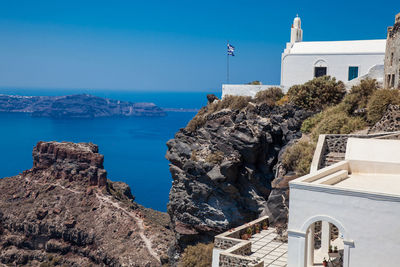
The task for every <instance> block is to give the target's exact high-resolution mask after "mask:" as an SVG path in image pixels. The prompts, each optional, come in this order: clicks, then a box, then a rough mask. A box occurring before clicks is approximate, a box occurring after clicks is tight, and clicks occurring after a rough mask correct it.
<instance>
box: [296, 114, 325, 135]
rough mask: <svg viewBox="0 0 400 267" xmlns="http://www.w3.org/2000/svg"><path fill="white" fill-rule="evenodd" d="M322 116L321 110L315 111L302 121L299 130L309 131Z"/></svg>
mask: <svg viewBox="0 0 400 267" xmlns="http://www.w3.org/2000/svg"><path fill="white" fill-rule="evenodd" d="M323 118H324V116H323V112H320V113H317V114H315V115H314V116H311V117H309V118H307V119H306V120H304V121H303V123H302V125H301V131H302V132H303V133H311V132H312V130H313V129H314V128H315V127H316V126H317V125H318V123H319V122H320V121H321V120H322V119H323Z"/></svg>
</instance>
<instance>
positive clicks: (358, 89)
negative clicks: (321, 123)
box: [342, 79, 378, 114]
mask: <svg viewBox="0 0 400 267" xmlns="http://www.w3.org/2000/svg"><path fill="white" fill-rule="evenodd" d="M377 90H378V82H377V81H376V80H375V79H365V80H361V82H360V84H358V85H354V86H353V87H352V88H351V90H350V92H349V93H348V94H347V95H346V96H345V97H344V99H343V102H342V103H343V108H344V109H345V111H346V112H347V113H348V114H354V112H355V111H357V110H360V109H365V108H366V107H367V105H368V101H369V99H370V98H371V95H373V94H374V93H375V92H376V91H377Z"/></svg>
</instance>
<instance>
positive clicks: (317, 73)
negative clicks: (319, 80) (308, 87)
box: [314, 67, 326, 77]
mask: <svg viewBox="0 0 400 267" xmlns="http://www.w3.org/2000/svg"><path fill="white" fill-rule="evenodd" d="M325 75H326V67H315V68H314V77H321V76H325Z"/></svg>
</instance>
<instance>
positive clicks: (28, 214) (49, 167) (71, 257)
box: [0, 142, 174, 266]
mask: <svg viewBox="0 0 400 267" xmlns="http://www.w3.org/2000/svg"><path fill="white" fill-rule="evenodd" d="M133 199H134V197H133V196H132V194H131V192H130V188H129V186H128V185H126V184H124V183H120V182H111V181H109V180H107V172H106V171H105V170H104V168H103V155H101V154H99V153H98V147H97V146H96V145H94V144H87V143H78V144H76V143H66V142H39V143H38V144H37V145H36V147H35V148H34V149H33V167H32V169H30V170H27V171H24V172H23V173H22V174H20V175H17V176H14V177H9V178H3V179H0V265H1V264H6V265H13V266H14V265H18V266H20V265H27V266H39V265H41V264H45V266H50V265H51V266H53V265H60V266H61V265H64V266H160V264H161V263H160V257H161V256H162V255H163V260H165V255H166V253H167V251H168V249H169V247H171V245H172V244H173V242H174V235H173V232H172V231H171V230H170V228H171V227H170V225H169V217H168V215H167V214H163V213H161V212H157V211H154V210H150V209H146V208H143V207H142V206H140V205H138V204H136V203H134V202H133ZM46 264H47V265H46Z"/></svg>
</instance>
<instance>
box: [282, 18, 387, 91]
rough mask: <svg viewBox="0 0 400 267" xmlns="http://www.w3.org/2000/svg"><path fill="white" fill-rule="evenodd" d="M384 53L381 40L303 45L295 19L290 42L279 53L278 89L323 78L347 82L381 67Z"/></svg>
mask: <svg viewBox="0 0 400 267" xmlns="http://www.w3.org/2000/svg"><path fill="white" fill-rule="evenodd" d="M385 49H386V40H385V39H382V40H359V41H329V42H303V30H302V29H301V20H300V18H299V17H296V18H295V19H294V21H293V25H292V28H291V37H290V42H289V43H287V44H286V49H285V50H284V52H283V53H282V60H281V85H282V86H284V87H285V88H289V87H290V86H292V85H295V84H303V83H305V82H307V81H309V80H312V79H313V78H314V77H319V76H323V75H330V76H332V77H335V78H336V79H337V80H341V81H343V82H345V83H346V82H349V81H351V80H353V79H355V78H357V77H359V76H363V75H365V74H367V73H368V72H369V71H370V69H371V68H373V67H374V66H376V65H383V63H384V59H385Z"/></svg>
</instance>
